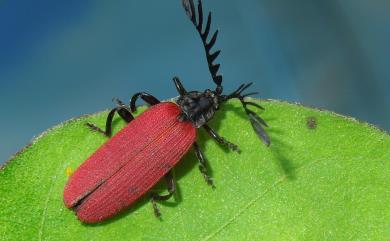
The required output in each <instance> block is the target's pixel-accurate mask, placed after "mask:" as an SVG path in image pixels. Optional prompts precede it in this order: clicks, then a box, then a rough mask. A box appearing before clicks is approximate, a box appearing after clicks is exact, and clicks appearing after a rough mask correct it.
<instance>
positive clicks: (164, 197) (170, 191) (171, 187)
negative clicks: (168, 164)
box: [150, 170, 176, 218]
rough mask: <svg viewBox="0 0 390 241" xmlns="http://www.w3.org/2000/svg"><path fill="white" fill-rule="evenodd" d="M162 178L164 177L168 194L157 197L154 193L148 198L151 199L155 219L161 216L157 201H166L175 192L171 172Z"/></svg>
mask: <svg viewBox="0 0 390 241" xmlns="http://www.w3.org/2000/svg"><path fill="white" fill-rule="evenodd" d="M164 177H165V180H166V182H167V189H168V194H166V195H159V194H158V193H155V192H151V193H150V198H151V202H152V205H153V210H154V215H156V217H157V218H158V217H160V216H161V212H160V209H159V208H158V206H157V201H166V200H168V199H169V198H171V197H172V195H173V194H174V193H175V191H176V184H175V179H174V178H173V174H172V170H170V171H169V172H168V173H167V174H165V176H164Z"/></svg>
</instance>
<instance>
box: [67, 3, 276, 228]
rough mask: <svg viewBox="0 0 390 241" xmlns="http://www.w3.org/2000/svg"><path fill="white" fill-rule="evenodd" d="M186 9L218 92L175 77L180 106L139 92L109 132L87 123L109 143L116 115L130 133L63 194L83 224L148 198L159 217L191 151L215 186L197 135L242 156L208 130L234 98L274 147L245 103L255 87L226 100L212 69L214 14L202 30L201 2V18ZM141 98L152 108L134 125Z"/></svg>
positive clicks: (104, 149)
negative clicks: (201, 132)
mask: <svg viewBox="0 0 390 241" xmlns="http://www.w3.org/2000/svg"><path fill="white" fill-rule="evenodd" d="M182 4H183V7H184V9H185V11H186V14H187V15H188V17H189V18H190V20H191V22H192V23H193V25H194V26H195V28H196V30H197V31H198V33H199V34H200V37H201V40H202V42H203V46H204V49H205V52H206V59H207V62H208V67H209V70H210V73H211V77H212V79H213V81H214V83H215V84H216V88H215V90H209V89H207V90H205V91H204V92H200V91H186V89H185V88H184V87H183V85H182V83H181V81H180V80H179V78H177V77H174V78H173V82H174V84H175V86H176V89H177V91H178V92H179V97H178V99H177V101H176V103H173V102H160V101H159V100H158V99H157V98H156V97H154V96H152V95H150V94H148V93H145V92H139V93H136V94H135V95H134V96H133V97H132V98H131V101H130V106H126V105H124V104H123V102H121V101H119V100H116V102H117V107H116V108H114V109H112V110H111V111H110V112H109V114H108V117H107V122H106V128H105V130H102V129H100V128H98V127H97V126H95V125H93V124H89V123H88V124H87V125H88V126H89V127H90V128H91V129H93V130H95V131H98V132H101V133H103V134H104V135H106V136H108V137H110V136H111V125H112V120H113V116H114V114H115V113H118V114H119V116H120V117H121V118H123V119H124V120H125V121H126V122H128V124H127V126H126V127H124V128H123V129H122V130H120V131H119V132H118V133H117V134H116V135H114V136H113V137H112V138H111V139H109V140H108V141H107V142H106V143H105V144H103V145H102V146H101V147H100V148H99V149H98V150H97V151H96V152H95V153H93V154H92V155H91V156H90V157H89V158H88V159H87V160H86V161H85V162H84V163H83V164H81V165H80V167H79V168H78V169H77V170H76V171H75V172H74V173H73V175H72V176H71V177H70V178H69V180H68V183H67V185H66V187H65V190H64V203H65V205H66V207H68V208H72V209H73V210H74V211H75V212H76V214H77V217H78V218H79V219H80V220H81V221H82V222H86V223H94V222H100V221H103V220H105V219H107V218H110V217H112V216H114V215H116V214H117V213H119V212H121V211H123V210H124V209H126V208H127V207H128V206H129V205H131V204H132V203H133V202H134V201H136V200H137V199H139V198H140V197H141V196H143V195H144V194H146V193H148V192H149V194H150V198H151V201H152V204H153V208H154V212H155V214H156V216H159V215H160V212H159V210H158V208H157V204H156V201H163V200H167V199H169V198H170V197H171V196H172V194H173V193H174V192H175V182H174V180H173V176H172V168H173V167H174V166H175V165H176V163H177V162H178V161H179V160H180V159H181V158H182V156H183V155H184V154H185V153H186V152H188V150H189V149H190V148H191V147H194V149H195V153H196V156H197V158H198V159H199V169H200V171H201V173H202V175H203V176H204V178H205V180H206V182H207V183H208V184H209V185H213V184H212V180H211V178H210V177H209V175H208V174H207V169H206V165H205V162H206V158H205V156H204V154H203V152H202V150H201V149H200V147H199V145H198V144H197V143H196V141H195V139H196V129H197V128H200V127H203V128H204V129H205V130H206V132H207V133H208V134H209V135H210V136H211V137H212V138H214V139H215V140H216V141H217V142H218V143H220V144H222V145H226V146H227V147H228V148H229V149H231V150H234V151H238V150H239V149H238V147H237V146H236V145H235V144H233V143H231V142H229V141H227V140H226V139H224V138H223V137H221V136H219V135H218V134H217V133H216V132H215V131H214V130H213V129H212V128H210V127H209V126H208V125H207V122H208V121H209V120H211V119H212V118H213V116H214V114H215V112H216V111H217V110H218V108H219V106H220V105H221V104H222V103H224V102H226V101H227V100H230V99H233V98H236V99H239V100H240V101H241V103H242V105H243V108H244V110H245V112H246V114H247V115H248V118H249V120H250V123H251V124H252V127H253V129H254V131H255V133H256V134H257V135H258V137H259V138H260V139H261V140H262V141H263V142H264V143H265V144H266V145H269V144H270V139H269V137H268V135H267V134H266V132H265V130H264V128H263V126H267V124H266V123H265V121H264V120H263V119H262V118H261V117H259V116H258V115H257V114H256V113H255V112H253V111H251V110H249V109H248V105H252V106H255V107H257V108H260V109H262V107H261V106H259V105H258V104H256V103H253V102H247V101H245V100H244V98H245V97H247V96H250V95H253V94H256V93H248V94H243V91H244V90H246V89H247V88H248V87H249V86H250V85H251V83H249V84H242V85H241V86H239V87H238V88H237V90H235V91H234V92H232V93H231V94H229V95H224V94H222V90H223V88H222V75H220V74H218V69H219V64H214V61H215V59H216V58H217V57H218V55H219V54H220V50H218V51H216V52H213V53H211V52H210V50H211V48H212V47H213V46H214V44H215V42H216V40H217V35H218V30H217V31H215V32H214V34H213V35H212V36H211V38H210V40H209V41H208V38H209V33H210V26H211V12H209V14H208V16H207V20H206V23H205V25H204V24H203V20H204V18H203V9H202V2H201V0H199V2H198V5H197V14H196V10H195V5H194V2H193V0H182ZM196 15H197V16H196ZM138 98H141V99H143V100H144V101H145V102H146V103H148V104H150V105H151V108H149V109H148V110H147V111H145V112H144V113H142V114H141V115H140V116H138V117H137V118H136V119H134V117H133V115H132V112H134V111H135V110H136V105H135V104H136V100H137V99H138ZM163 177H164V178H165V179H166V182H167V188H168V194H167V195H159V194H157V193H154V192H151V191H150V190H151V188H152V187H153V186H154V185H155V184H156V183H157V182H158V181H159V180H160V179H162V178H163Z"/></svg>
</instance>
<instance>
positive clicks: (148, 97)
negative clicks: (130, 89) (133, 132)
mask: <svg viewBox="0 0 390 241" xmlns="http://www.w3.org/2000/svg"><path fill="white" fill-rule="evenodd" d="M138 98H141V99H143V100H144V101H145V102H146V103H148V104H149V105H156V104H158V103H160V101H159V100H158V99H157V98H156V97H154V96H153V95H151V94H149V93H146V92H138V93H136V94H134V95H133V97H131V100H130V109H131V111H132V112H135V111H136V110H137V107H136V106H135V102H136V101H137V99H138Z"/></svg>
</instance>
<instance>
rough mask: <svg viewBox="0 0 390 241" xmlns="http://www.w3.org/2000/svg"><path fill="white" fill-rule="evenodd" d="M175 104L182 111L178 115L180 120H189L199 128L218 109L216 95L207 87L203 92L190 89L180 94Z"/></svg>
mask: <svg viewBox="0 0 390 241" xmlns="http://www.w3.org/2000/svg"><path fill="white" fill-rule="evenodd" d="M177 104H178V105H179V106H180V108H181V110H182V113H181V115H180V116H179V119H180V120H181V121H190V122H192V124H193V125H194V126H195V127H196V128H199V127H201V126H202V125H204V124H206V122H207V121H209V120H210V119H211V118H213V116H214V113H215V111H216V110H218V105H219V103H218V95H217V94H216V93H215V92H214V91H211V90H209V89H207V90H205V91H204V92H199V91H190V92H186V93H185V94H183V95H180V96H179V98H178V100H177Z"/></svg>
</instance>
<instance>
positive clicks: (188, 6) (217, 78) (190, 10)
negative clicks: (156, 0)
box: [182, 0, 223, 95]
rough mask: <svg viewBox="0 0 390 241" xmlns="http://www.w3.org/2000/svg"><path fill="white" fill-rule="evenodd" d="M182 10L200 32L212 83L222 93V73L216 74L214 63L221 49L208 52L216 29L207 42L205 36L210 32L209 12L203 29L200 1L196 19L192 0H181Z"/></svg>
mask: <svg viewBox="0 0 390 241" xmlns="http://www.w3.org/2000/svg"><path fill="white" fill-rule="evenodd" d="M182 3H183V7H184V10H185V11H186V13H187V16H188V17H189V18H190V20H191V22H192V23H193V24H194V26H195V28H196V30H197V31H198V33H199V34H200V37H201V39H202V42H203V46H204V49H205V52H206V59H207V63H208V66H209V70H210V73H211V77H212V78H213V80H214V83H215V84H216V85H217V88H216V90H215V91H216V92H217V94H218V95H220V94H222V90H223V89H222V75H220V74H218V70H219V66H220V64H214V63H213V62H214V60H215V59H216V58H217V57H218V55H219V54H220V53H221V50H217V51H215V52H214V53H212V54H211V53H210V50H211V48H212V47H213V46H214V44H215V42H216V40H217V36H218V30H216V31H215V32H214V34H213V36H212V37H211V39H210V41H209V42H207V38H208V36H209V33H210V26H211V12H209V14H208V17H207V23H206V27H205V29H204V31H203V9H202V1H201V0H199V1H198V21H197V20H196V16H195V5H194V1H193V0H182Z"/></svg>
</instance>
